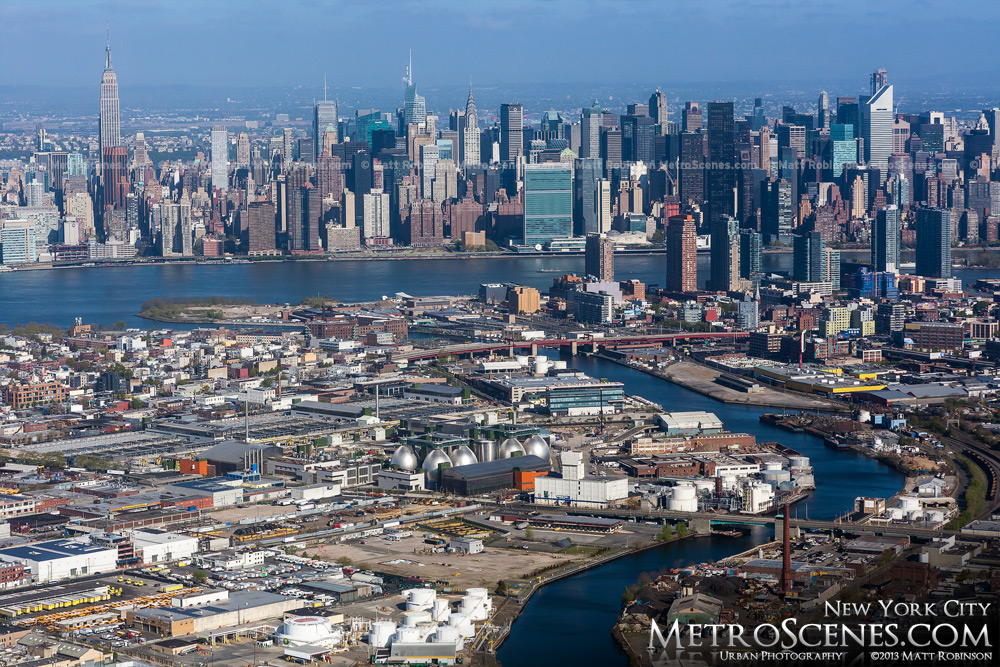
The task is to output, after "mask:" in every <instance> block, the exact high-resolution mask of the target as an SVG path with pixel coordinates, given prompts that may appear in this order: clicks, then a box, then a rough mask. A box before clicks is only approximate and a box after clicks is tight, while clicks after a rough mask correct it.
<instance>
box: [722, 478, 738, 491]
mask: <svg viewBox="0 0 1000 667" xmlns="http://www.w3.org/2000/svg"><path fill="white" fill-rule="evenodd" d="M734 486H736V475H723V476H722V488H724V489H726V490H729V489H732V488H733V487H734Z"/></svg>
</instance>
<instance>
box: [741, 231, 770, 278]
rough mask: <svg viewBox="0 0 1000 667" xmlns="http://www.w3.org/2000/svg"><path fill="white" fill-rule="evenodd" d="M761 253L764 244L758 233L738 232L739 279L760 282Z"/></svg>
mask: <svg viewBox="0 0 1000 667" xmlns="http://www.w3.org/2000/svg"><path fill="white" fill-rule="evenodd" d="M763 252H764V243H763V240H762V239H761V236H760V233H759V232H755V231H754V230H752V229H743V230H740V278H745V279H747V280H751V281H755V280H760V278H761V275H762V269H761V266H762V258H763Z"/></svg>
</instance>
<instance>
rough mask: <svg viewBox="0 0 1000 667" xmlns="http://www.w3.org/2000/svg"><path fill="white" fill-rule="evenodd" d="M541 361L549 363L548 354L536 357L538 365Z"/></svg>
mask: <svg viewBox="0 0 1000 667" xmlns="http://www.w3.org/2000/svg"><path fill="white" fill-rule="evenodd" d="M539 361H541V362H545V363H548V361H549V357H548V355H547V354H536V355H535V363H536V364H537V363H538V362H539Z"/></svg>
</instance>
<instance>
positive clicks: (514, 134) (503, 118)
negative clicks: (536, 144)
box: [500, 103, 524, 163]
mask: <svg viewBox="0 0 1000 667" xmlns="http://www.w3.org/2000/svg"><path fill="white" fill-rule="evenodd" d="M523 118H524V117H523V110H522V108H521V104H520V103H504V104H501V105H500V161H501V162H511V163H516V162H517V161H518V158H520V157H521V156H522V155H524V134H523V133H524V125H523V123H524V120H523Z"/></svg>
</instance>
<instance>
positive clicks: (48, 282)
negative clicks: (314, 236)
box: [0, 253, 1000, 329]
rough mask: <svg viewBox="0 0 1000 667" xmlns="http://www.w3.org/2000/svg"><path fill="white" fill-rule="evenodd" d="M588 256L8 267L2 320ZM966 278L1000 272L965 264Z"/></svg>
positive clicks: (420, 283) (658, 261) (545, 283)
mask: <svg viewBox="0 0 1000 667" xmlns="http://www.w3.org/2000/svg"><path fill="white" fill-rule="evenodd" d="M791 264H792V255H791V254H790V253H766V254H764V269H765V270H766V271H788V270H790V269H791ZM615 266H616V271H615V273H616V276H617V277H618V279H619V280H627V279H632V278H635V279H637V280H641V281H642V282H644V283H646V284H647V285H662V283H663V275H664V271H665V259H664V255H662V254H649V255H636V254H632V255H618V256H617V257H616V258H615ZM583 270H584V258H583V256H582V255H572V256H566V257H558V256H544V257H537V256H536V257H532V256H518V255H510V256H502V257H488V258H478V257H468V258H465V259H447V260H446V259H437V260H435V259H414V260H398V261H397V260H393V261H381V262H380V261H364V260H359V261H355V260H344V261H336V262H323V261H316V262H311V261H310V262H255V263H250V264H197V263H189V264H149V265H133V266H127V265H126V266H99V267H79V268H72V269H53V270H47V271H12V272H9V273H0V324H7V325H13V324H24V323H27V322H39V323H42V322H44V323H50V324H55V325H58V326H61V327H67V326H69V325H70V324H72V323H73V319H74V318H75V317H81V318H83V321H84V322H88V323H93V324H103V325H106V326H110V325H112V324H114V323H115V322H118V321H119V320H124V321H125V323H126V324H127V325H128V326H130V327H139V328H142V329H148V328H149V327H150V322H148V321H146V320H143V319H140V318H138V317H135V314H136V313H138V312H139V310H140V308H141V307H142V304H143V302H145V301H147V300H149V299H153V298H158V297H192V296H216V295H221V296H231V297H246V298H252V299H254V300H255V301H256V302H257V303H262V304H263V303H291V304H297V303H299V302H301V301H302V299H304V298H306V297H314V296H330V297H332V298H334V299H338V300H341V301H346V302H358V301H372V300H376V299H380V298H381V297H383V296H392V295H394V294H397V293H399V292H405V293H407V294H411V295H414V296H434V295H441V294H450V295H459V294H475V293H477V292H478V290H479V285H480V284H482V283H489V282H506V281H511V282H516V283H520V284H523V285H529V286H531V287H537V288H539V289H543V290H544V289H547V288H548V287H549V286H550V285H551V284H552V280H553V278H555V277H556V276H557V275H559V273H561V272H567V273H568V272H574V273H577V274H580V273H583ZM708 270H709V256H708V254H706V253H699V255H698V280H699V283H704V282H705V280H706V279H707V278H708ZM955 275H956V276H957V277H960V278H962V279H963V280H966V281H972V280H975V279H977V278H984V277H996V276H998V275H1000V271H996V270H993V271H991V270H986V269H980V270H976V269H970V270H956V271H955Z"/></svg>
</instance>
